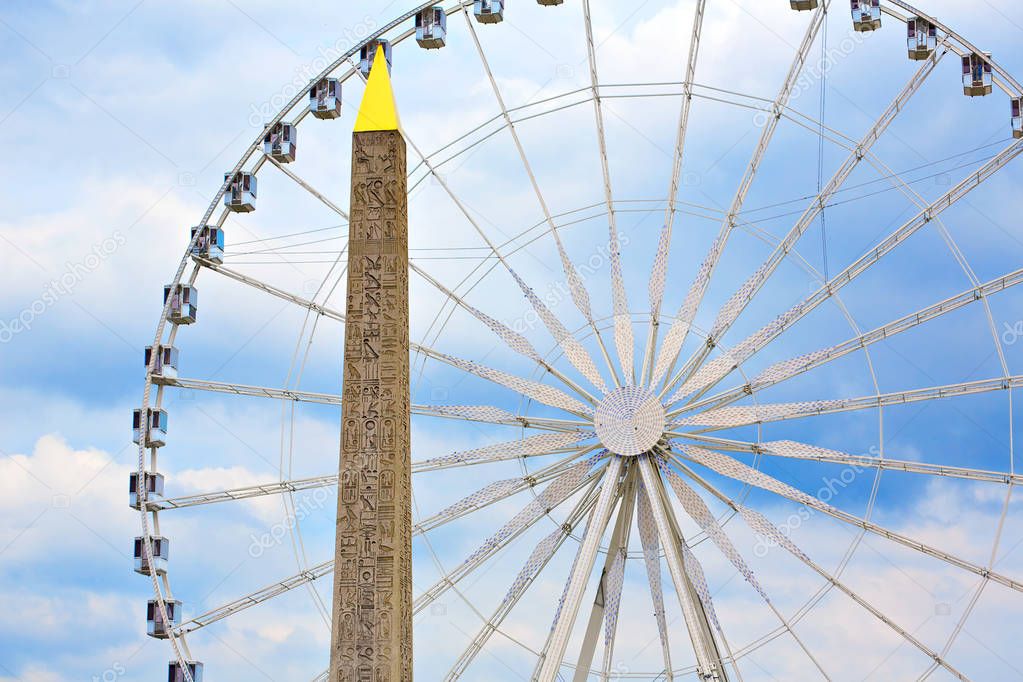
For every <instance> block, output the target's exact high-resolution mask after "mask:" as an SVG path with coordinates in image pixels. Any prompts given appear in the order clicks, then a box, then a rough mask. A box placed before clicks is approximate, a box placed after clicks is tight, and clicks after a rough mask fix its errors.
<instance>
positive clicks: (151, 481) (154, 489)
mask: <svg viewBox="0 0 1023 682" xmlns="http://www.w3.org/2000/svg"><path fill="white" fill-rule="evenodd" d="M145 478H146V489H147V490H146V499H148V500H150V501H152V500H154V499H160V498H162V497H163V474H153V473H150V472H148V471H147V472H146V476H145ZM128 505H129V506H130V507H131V508H132V509H138V508H139V472H137V471H133V472H131V474H129V476H128Z"/></svg>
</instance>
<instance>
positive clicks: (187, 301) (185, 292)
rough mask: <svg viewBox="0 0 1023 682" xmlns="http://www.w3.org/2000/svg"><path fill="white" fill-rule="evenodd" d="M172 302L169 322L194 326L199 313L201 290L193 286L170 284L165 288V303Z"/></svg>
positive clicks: (168, 315) (168, 316) (168, 312)
mask: <svg viewBox="0 0 1023 682" xmlns="http://www.w3.org/2000/svg"><path fill="white" fill-rule="evenodd" d="M168 299H169V300H170V308H169V309H168V311H167V321H168V322H170V323H171V324H192V323H193V322H195V316H196V313H198V312H199V307H198V305H199V290H198V289H196V288H195V287H193V286H192V285H191V284H176V285H172V284H168V285H167V286H165V287H164V288H163V302H164V304H166V303H167V301H168Z"/></svg>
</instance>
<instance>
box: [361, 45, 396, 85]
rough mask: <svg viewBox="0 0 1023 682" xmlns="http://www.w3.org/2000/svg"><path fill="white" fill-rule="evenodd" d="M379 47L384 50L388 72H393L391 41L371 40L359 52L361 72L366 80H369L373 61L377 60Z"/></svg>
mask: <svg viewBox="0 0 1023 682" xmlns="http://www.w3.org/2000/svg"><path fill="white" fill-rule="evenodd" d="M378 47H380V48H383V50H384V59H385V60H387V70H388V71H390V70H391V41H389V40H371V41H369V42H368V43H366V44H365V45H363V46H362V49H361V50H360V51H359V71H361V72H362V75H363V76H365V77H366V78H369V70H370V69H372V68H373V61H374V60H375V59H376V58H377V48H378Z"/></svg>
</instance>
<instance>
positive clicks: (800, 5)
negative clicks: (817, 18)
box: [789, 0, 819, 11]
mask: <svg viewBox="0 0 1023 682" xmlns="http://www.w3.org/2000/svg"><path fill="white" fill-rule="evenodd" d="M818 4H819V3H818V2H817V0H789V6H790V7H791V8H792V9H798V10H799V11H803V10H807V9H817V5H818Z"/></svg>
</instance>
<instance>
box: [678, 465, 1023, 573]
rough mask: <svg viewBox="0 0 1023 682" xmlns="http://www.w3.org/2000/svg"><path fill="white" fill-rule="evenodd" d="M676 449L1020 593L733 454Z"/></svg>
mask: <svg viewBox="0 0 1023 682" xmlns="http://www.w3.org/2000/svg"><path fill="white" fill-rule="evenodd" d="M679 450H680V452H681V453H682V454H683V455H684V456H685V457H686V458H687V459H689V460H691V461H693V462H696V463H697V464H700V465H702V466H705V467H707V468H708V469H711V470H713V471H716V472H717V473H719V474H721V475H722V476H727V477H729V478H733V479H735V480H738V481H742V482H744V483H749V484H750V485H752V486H756V487H758V488H761V489H763V490H767V491H769V492H773V493H775V494H777V495H780V496H781V497H784V498H786V499H789V500H791V501H793V502H796V503H797V504H802V505H805V506H807V507H810V508H812V509H816V510H818V511H820V512H823V513H825V514H827V515H828V516H831V517H832V518H835V519H838V520H839V521H843V522H845V523H848V524H850V525H852V526H854V527H856V528H861V529H863V530H865V531H868V532H870V533H873V534H875V535H878V536H880V537H883V538H887V539H889V540H892V541H893V542H896V543H898V544H900V545H903V546H904V547H909V548H910V549H914V550H916V551H918V552H920V553H922V554H925V555H927V556H930V557H932V558H935V559H939V560H941V561H944V562H945V563H948V564H950V565H952V566H956V567H958V568H961V569H963V570H965V571H968V572H970V573H973V574H975V575H978V576H980V577H981V578H984V579H986V580H993V581H995V582H997V583H999V584H1000V585H1004V586H1005V587H1008V588H1010V589H1013V590H1016V591H1019V592H1023V582H1020V581H1018V580H1013V579H1012V578H1009V577H1007V576H1004V575H1002V574H1000V573H995V572H994V571H990V570H988V569H987V568H985V567H983V566H978V565H977V564H974V563H972V562H970V561H967V560H965V559H963V558H961V557H957V556H955V555H953V554H950V553H948V552H944V551H942V550H940V549H937V548H935V547H932V546H930V545H928V544H926V543H923V542H920V541H918V540H914V539H912V538H909V537H907V536H905V535H902V534H900V533H896V532H894V531H891V530H889V529H887V528H884V527H883V526H879V525H878V524H876V523H872V522H870V521H867V520H865V519H861V518H859V517H857V516H854V515H852V514H849V513H847V512H844V511H842V510H840V509H836V508H835V507H832V506H831V505H829V504H827V503H826V502H822V501H820V500H818V499H817V498H816V497H813V496H811V495H808V494H806V493H804V492H802V491H800V490H797V489H796V488H793V487H792V486H790V485H788V484H786V483H783V482H781V481H779V480H778V479H776V478H774V477H773V476H769V475H767V474H765V473H763V472H761V471H758V470H757V469H754V468H752V467H749V466H747V465H745V464H743V463H742V462H740V461H738V460H737V459H735V458H733V457H729V456H727V455H724V454H721V453H718V452H712V451H710V450H706V449H704V448H697V447H692V446H686V445H681V446H679Z"/></svg>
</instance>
